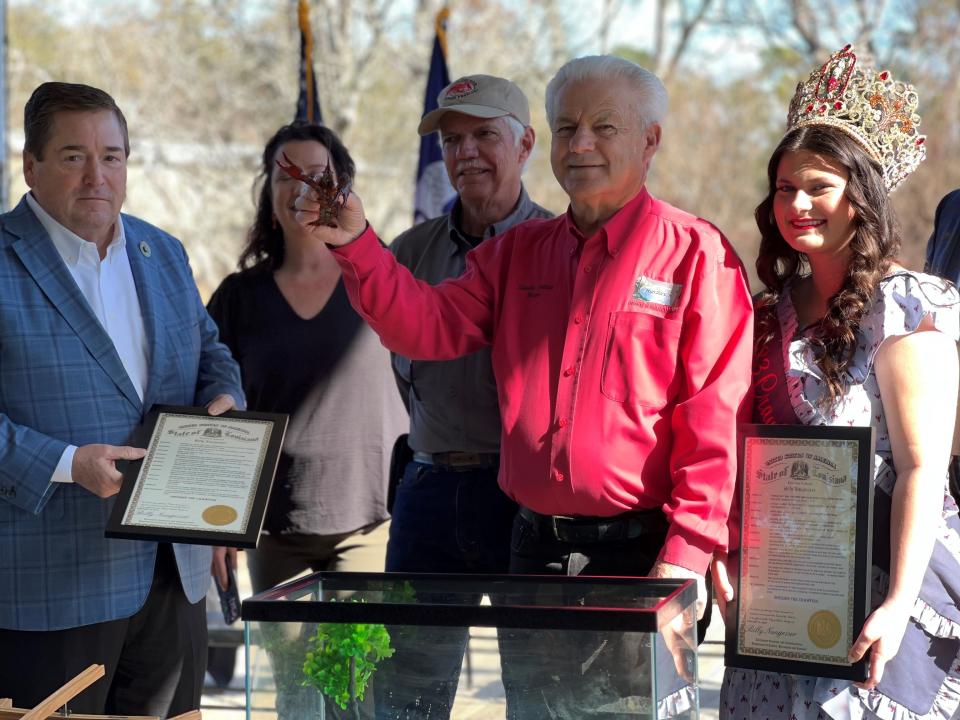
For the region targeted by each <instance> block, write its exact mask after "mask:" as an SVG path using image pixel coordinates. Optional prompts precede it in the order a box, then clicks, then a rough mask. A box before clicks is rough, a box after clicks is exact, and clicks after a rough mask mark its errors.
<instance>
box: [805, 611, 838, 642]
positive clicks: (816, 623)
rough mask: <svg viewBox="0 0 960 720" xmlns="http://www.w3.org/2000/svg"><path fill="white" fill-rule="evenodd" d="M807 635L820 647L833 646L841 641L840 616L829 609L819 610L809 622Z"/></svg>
mask: <svg viewBox="0 0 960 720" xmlns="http://www.w3.org/2000/svg"><path fill="white" fill-rule="evenodd" d="M807 635H809V636H810V639H811V640H812V641H813V644H814V645H816V646H817V647H818V648H823V649H824V650H826V649H827V648H832V647H833V646H834V645H836V644H837V643H838V642H840V618H838V617H837V616H836V615H834V614H833V613H832V612H830V611H829V610H817V611H816V612H815V613H814V614H813V615H811V616H810V622H808V623H807Z"/></svg>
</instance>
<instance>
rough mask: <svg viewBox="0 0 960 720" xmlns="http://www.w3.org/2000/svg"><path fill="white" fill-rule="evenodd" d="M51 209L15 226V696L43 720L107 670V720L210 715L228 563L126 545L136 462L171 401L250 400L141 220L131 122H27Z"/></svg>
mask: <svg viewBox="0 0 960 720" xmlns="http://www.w3.org/2000/svg"><path fill="white" fill-rule="evenodd" d="M24 126H25V144H24V153H23V160H24V177H25V179H26V181H27V185H28V186H29V187H30V188H31V192H30V193H28V194H27V195H25V196H24V198H23V199H22V200H21V201H20V203H19V205H17V207H16V208H15V209H14V210H13V211H11V212H9V213H6V214H4V215H2V216H0V500H2V501H0V697H12V698H13V699H14V704H15V705H19V706H25V707H32V706H33V705H34V704H36V703H37V702H39V701H40V700H41V699H42V698H43V697H45V696H46V695H47V694H49V693H50V692H51V691H53V690H54V689H56V688H57V687H59V686H60V685H61V684H62V683H64V682H66V681H67V680H68V679H69V678H71V677H72V676H73V675H75V674H76V673H78V672H80V671H81V670H82V669H84V668H85V667H87V666H88V665H90V664H92V663H102V664H104V665H105V666H106V671H107V677H106V678H105V680H101V681H99V682H97V683H95V684H94V685H93V686H91V687H90V688H89V689H88V690H86V691H85V692H84V693H82V694H81V695H80V696H79V697H78V698H77V700H76V701H75V702H74V703H72V704H71V709H72V710H74V711H79V712H87V713H102V712H108V713H116V714H130V715H158V716H161V717H165V716H166V715H167V714H168V713H171V714H177V713H179V712H183V711H186V710H188V709H190V708H191V707H197V706H198V704H199V700H200V692H201V689H202V683H203V673H204V670H205V666H206V614H205V607H204V602H203V599H204V596H205V593H206V590H207V588H208V587H209V583H210V555H211V553H210V549H209V548H207V547H202V546H189V545H169V544H159V545H158V544H157V543H152V542H140V541H130V540H115V539H106V538H105V537H104V528H105V526H106V523H107V518H108V516H109V515H110V511H111V508H112V506H113V497H112V496H113V495H115V494H116V492H117V491H118V490H119V487H120V481H121V475H120V473H119V472H118V471H117V468H116V466H115V463H116V461H118V460H123V459H135V458H139V457H142V455H143V452H144V451H143V450H142V449H138V448H133V447H128V445H127V443H128V442H129V439H130V437H131V434H132V432H133V430H134V428H135V427H137V425H138V424H140V423H141V421H142V420H143V418H144V415H145V413H146V412H147V410H149V408H150V407H151V406H152V405H154V404H157V403H169V404H175V405H207V406H208V408H209V411H210V412H211V413H212V414H218V413H221V412H224V411H225V410H227V409H230V408H232V407H235V406H240V405H242V403H243V394H242V390H241V384H240V375H239V370H238V368H237V365H236V363H235V362H234V361H233V359H232V358H231V357H230V354H229V351H228V350H227V349H226V347H225V346H223V345H222V344H220V343H219V342H218V341H217V331H216V326H215V325H214V324H213V322H212V321H211V319H210V317H209V316H208V315H207V313H206V310H205V309H204V307H203V304H202V302H201V300H200V297H199V294H198V292H197V288H196V285H195V284H194V280H193V276H192V274H191V271H190V267H189V265H188V262H187V256H186V253H185V252H184V249H183V246H182V245H181V244H180V243H179V241H177V240H176V239H174V238H173V237H171V236H170V235H168V234H166V233H164V232H163V231H161V230H159V229H157V228H155V227H153V226H152V225H149V224H147V223H146V222H143V221H142V220H138V219H137V218H135V217H132V216H129V215H125V214H124V215H121V214H120V207H121V205H122V203H123V200H124V197H125V192H126V162H127V156H128V154H129V141H128V137H127V128H126V121H125V120H124V118H123V114H122V113H121V112H120V109H119V108H118V107H117V106H116V104H115V103H114V101H113V98H111V97H110V96H109V95H107V94H106V93H105V92H103V91H102V90H98V89H96V88H92V87H89V86H85V85H72V84H67V83H44V84H43V85H41V86H40V87H38V88H37V89H36V90H35V91H34V93H33V95H32V96H31V98H30V100H29V102H28V103H27V106H26V110H25V122H24Z"/></svg>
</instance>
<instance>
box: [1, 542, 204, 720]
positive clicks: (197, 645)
mask: <svg viewBox="0 0 960 720" xmlns="http://www.w3.org/2000/svg"><path fill="white" fill-rule="evenodd" d="M54 591H55V590H54ZM93 664H99V665H103V666H104V668H105V671H106V675H105V677H104V678H102V679H100V680H98V681H96V682H95V683H93V684H92V685H91V686H90V687H88V688H87V689H86V690H84V691H83V692H82V693H80V694H79V695H78V696H77V697H76V698H75V699H74V700H71V701H70V704H69V708H70V711H71V712H74V713H83V714H102V713H107V714H110V715H154V716H157V717H161V718H164V717H167V716H168V715H179V714H180V713H184V712H187V711H188V710H193V709H196V708H199V707H200V695H201V692H202V690H203V676H204V673H205V672H206V667H207V616H206V610H205V606H204V602H203V600H201V601H200V602H198V603H194V604H191V603H190V602H188V601H187V598H186V596H185V595H184V593H183V586H182V585H181V583H180V574H179V572H178V571H177V566H176V560H175V559H174V557H173V549H172V548H171V547H170V545H167V544H161V545H160V546H159V550H158V552H157V563H156V566H155V568H154V573H153V585H152V586H151V588H150V592H149V594H148V595H147V600H146V602H145V603H144V605H143V607H142V608H140V610H138V611H137V612H136V613H135V614H134V615H133V616H131V617H129V618H124V619H122V620H111V621H108V622H102V623H96V624H94V625H84V626H82V627H77V628H69V629H66V630H52V631H36V632H35V631H28V630H0V697H9V698H13V704H14V706H15V707H26V708H30V707H33V706H34V705H37V704H38V703H39V702H40V701H41V700H43V699H44V698H45V697H47V696H48V695H49V694H50V693H52V692H53V691H54V690H56V689H57V688H59V687H60V686H61V685H63V684H64V683H66V682H68V681H69V680H70V679H71V678H73V677H74V676H76V675H77V674H78V673H80V672H82V671H83V670H85V669H86V668H87V667H89V666H90V665H93Z"/></svg>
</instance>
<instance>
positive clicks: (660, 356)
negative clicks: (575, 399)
mask: <svg viewBox="0 0 960 720" xmlns="http://www.w3.org/2000/svg"><path fill="white" fill-rule="evenodd" d="M679 342H680V321H678V320H667V319H665V318H661V317H657V316H656V315H649V314H647V313H642V312H613V313H610V323H609V325H608V327H607V339H606V347H605V348H604V357H603V373H602V377H601V379H600V390H601V392H602V393H603V395H604V396H605V397H607V398H609V399H610V400H614V401H616V402H622V403H636V404H638V405H644V406H647V407H656V408H661V407H663V406H664V405H666V403H667V400H668V398H670V397H671V396H672V395H673V391H674V387H673V386H674V381H675V379H676V375H677V347H678V345H679Z"/></svg>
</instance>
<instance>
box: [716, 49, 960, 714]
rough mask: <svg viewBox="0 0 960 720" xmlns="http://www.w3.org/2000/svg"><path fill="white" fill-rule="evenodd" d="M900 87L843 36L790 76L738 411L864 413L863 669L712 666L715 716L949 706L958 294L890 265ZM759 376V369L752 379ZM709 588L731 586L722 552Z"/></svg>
mask: <svg viewBox="0 0 960 720" xmlns="http://www.w3.org/2000/svg"><path fill="white" fill-rule="evenodd" d="M915 110H916V94H915V93H914V92H913V88H912V87H911V86H909V85H905V84H904V83H897V82H894V81H893V79H892V78H891V77H890V74H889V73H888V72H879V73H878V72H875V71H874V70H873V69H872V68H869V67H864V64H863V63H862V62H861V63H859V64H858V62H857V57H856V55H855V54H854V53H853V50H852V48H851V47H850V46H847V47H846V48H844V49H843V50H841V51H839V52H838V53H835V54H834V55H833V56H832V57H831V58H830V60H829V61H828V62H827V63H826V64H825V65H824V66H823V67H822V68H820V69H818V70H816V71H815V72H814V73H812V74H811V76H810V78H809V79H808V80H807V81H806V82H805V83H800V85H799V86H798V88H797V94H796V95H795V96H794V100H793V102H792V103H791V106H790V112H789V115H788V123H787V125H788V132H787V135H786V136H785V137H784V138H783V140H781V142H780V144H779V146H778V147H777V149H776V150H775V151H774V153H773V157H771V159H770V163H769V166H768V179H769V187H770V190H769V194H768V196H767V198H766V199H765V200H764V201H763V202H762V203H761V204H760V206H759V207H758V208H757V212H756V217H757V225H758V226H759V228H760V232H761V236H762V239H761V244H760V254H759V258H758V259H757V271H758V273H759V276H760V279H761V280H762V281H763V283H764V286H765V290H764V291H763V292H762V293H761V294H760V295H759V297H758V299H757V300H756V305H755V307H756V340H755V355H754V421H755V422H761V423H772V424H804V425H861V426H863V425H872V426H873V428H874V430H875V437H876V464H875V468H874V484H875V501H874V516H873V523H874V525H873V527H874V540H873V542H874V550H873V561H874V567H873V568H872V576H871V579H872V605H871V610H872V611H871V612H870V614H869V615H868V617H867V621H866V623H865V625H864V627H863V630H862V632H861V633H860V635H859V637H858V638H856V640H855V641H854V643H853V646H852V647H851V648H850V649H849V655H848V657H849V659H850V661H851V662H853V661H856V660H858V659H859V658H861V657H866V658H867V659H868V667H869V677H868V679H867V680H866V681H865V682H863V683H856V684H855V683H851V682H849V681H843V680H834V679H830V678H816V677H809V676H800V675H784V674H777V673H769V672H759V671H752V670H741V669H735V668H728V670H727V672H726V675H725V677H724V684H723V689H722V691H721V700H720V717H721V718H731V719H732V718H744V719H746V718H783V720H787V719H788V718H791V719H793V718H796V719H798V720H802V719H803V718H809V719H811V720H812V719H813V718H837V719H838V720H839V719H840V718H844V719H846V718H885V719H886V720H907V719H908V718H909V719H910V720H916V719H917V718H950V717H952V716H953V715H954V713H955V712H956V711H957V709H958V707H960V666H958V662H960V612H958V610H957V606H956V602H955V599H956V598H957V597H960V534H958V530H960V523H958V521H957V507H956V504H955V503H954V502H953V500H952V498H951V497H950V494H949V493H948V492H947V463H948V459H949V457H950V445H951V430H952V427H953V420H954V411H955V406H956V396H957V352H956V340H957V337H958V334H960V313H958V302H960V297H958V295H957V291H956V289H955V288H954V287H953V286H951V285H949V284H948V283H945V282H943V281H942V280H940V279H938V278H935V277H933V276H930V275H924V274H921V273H915V272H910V271H908V270H906V269H904V268H903V267H902V266H901V265H900V264H898V262H897V253H898V251H899V249H900V232H899V228H898V226H897V222H896V219H895V216H894V213H893V209H892V206H891V204H890V201H889V199H888V193H889V192H890V191H891V190H893V189H894V188H895V187H896V186H897V185H899V184H900V183H901V182H902V181H903V180H904V179H905V178H906V177H907V175H908V174H909V173H910V172H912V171H913V170H914V169H915V168H916V167H917V165H919V163H920V162H921V161H922V159H923V157H924V152H925V145H924V143H925V138H924V137H923V136H921V135H919V133H918V131H917V126H918V125H919V122H920V118H919V117H918V116H917V115H916V112H915ZM761 377H762V378H763V381H762V382H760V381H759V379H760V378H761ZM714 578H715V582H716V584H717V588H718V591H719V595H720V597H721V598H723V599H725V600H729V599H732V597H733V588H732V586H731V585H730V583H729V582H728V581H727V577H726V564H725V562H724V558H720V561H719V562H717V563H715V566H714Z"/></svg>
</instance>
